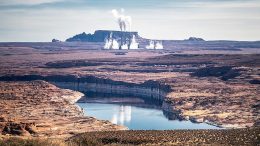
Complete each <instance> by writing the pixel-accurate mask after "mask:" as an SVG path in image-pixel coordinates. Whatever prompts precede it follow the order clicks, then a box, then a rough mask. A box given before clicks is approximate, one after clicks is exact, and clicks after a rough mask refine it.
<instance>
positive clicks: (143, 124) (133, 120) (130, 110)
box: [77, 97, 218, 130]
mask: <svg viewBox="0 0 260 146" xmlns="http://www.w3.org/2000/svg"><path fill="white" fill-rule="evenodd" d="M130 101H132V100H131V99H126V98H114V99H111V98H109V99H108V98H102V97H100V98H94V99H93V98H90V100H88V99H87V100H85V101H84V102H82V101H81V102H82V103H77V104H78V105H79V106H80V107H81V108H83V109H84V112H85V115H86V116H92V117H95V118H97V119H101V120H109V121H111V122H112V123H114V124H119V125H124V126H126V127H128V128H129V129H132V130H170V129H218V127H215V126H212V125H208V124H206V123H200V124H197V123H192V122H190V121H179V120H169V119H171V118H169V117H168V118H167V116H165V114H164V113H163V111H162V110H161V109H160V105H158V104H155V105H154V106H151V103H149V105H148V104H147V106H146V102H144V101H143V100H142V99H138V98H135V100H134V102H130Z"/></svg>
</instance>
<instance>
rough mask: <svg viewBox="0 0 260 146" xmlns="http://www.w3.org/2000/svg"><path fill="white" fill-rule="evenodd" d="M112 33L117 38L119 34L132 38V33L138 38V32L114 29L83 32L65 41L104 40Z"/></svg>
mask: <svg viewBox="0 0 260 146" xmlns="http://www.w3.org/2000/svg"><path fill="white" fill-rule="evenodd" d="M111 33H112V34H113V38H114V39H119V38H121V36H124V37H125V38H132V36H133V35H135V36H136V38H140V36H139V35H138V32H123V33H122V32H121V31H114V30H97V31H95V32H94V34H90V33H89V34H86V33H85V32H83V33H81V34H78V35H75V36H73V37H71V38H68V39H67V40H66V42H104V40H105V39H106V38H108V37H109V36H110V34H111Z"/></svg>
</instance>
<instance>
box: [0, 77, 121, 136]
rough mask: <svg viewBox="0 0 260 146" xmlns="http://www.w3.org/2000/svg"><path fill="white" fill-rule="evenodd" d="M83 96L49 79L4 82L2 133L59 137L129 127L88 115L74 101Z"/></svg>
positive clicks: (0, 89) (0, 92)
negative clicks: (46, 80)
mask: <svg viewBox="0 0 260 146" xmlns="http://www.w3.org/2000/svg"><path fill="white" fill-rule="evenodd" d="M82 96H83V94H82V93H80V92H76V91H71V90H68V89H60V88H57V87H56V86H54V85H52V84H49V83H47V82H45V81H23V82H0V99H1V100H0V109H1V110H0V115H1V117H0V132H1V133H0V134H4V135H21V136H41V137H55V138H57V137H69V136H72V135H75V134H77V133H82V132H88V131H110V130H125V129H126V127H122V126H118V125H114V124H112V123H110V122H109V121H100V120H96V119H95V118H92V117H84V116H83V111H82V110H81V109H80V108H79V107H78V106H76V105H75V104H74V103H75V101H77V100H78V99H80V98H81V97H82Z"/></svg>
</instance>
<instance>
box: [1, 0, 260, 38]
mask: <svg viewBox="0 0 260 146" xmlns="http://www.w3.org/2000/svg"><path fill="white" fill-rule="evenodd" d="M120 8H124V9H125V13H126V14H127V15H130V16H132V19H133V24H132V30H135V31H138V32H139V33H140V35H141V36H143V37H146V38H151V39H186V38H188V37H190V36H195V37H202V38H204V39H206V40H260V0H196V1H194V0H0V41H1V42H4V41H50V40H51V39H52V38H57V39H60V40H65V39H66V38H68V37H70V36H73V35H74V34H78V33H82V32H83V31H84V32H86V33H93V32H94V31H95V30H98V29H109V30H118V29H119V28H118V26H117V24H116V21H115V19H114V18H113V16H112V14H111V12H110V11H111V10H112V9H120Z"/></svg>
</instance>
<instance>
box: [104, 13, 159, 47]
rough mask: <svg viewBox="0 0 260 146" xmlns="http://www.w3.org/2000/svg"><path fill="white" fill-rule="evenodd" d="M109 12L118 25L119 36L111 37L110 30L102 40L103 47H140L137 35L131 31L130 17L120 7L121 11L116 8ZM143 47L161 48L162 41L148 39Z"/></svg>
mask: <svg viewBox="0 0 260 146" xmlns="http://www.w3.org/2000/svg"><path fill="white" fill-rule="evenodd" d="M111 12H112V14H113V16H114V18H115V19H116V21H117V23H118V25H119V28H120V37H113V32H111V33H110V34H109V36H107V38H106V39H105V41H104V42H105V45H104V49H119V50H126V49H141V48H140V47H139V43H138V41H137V39H136V37H137V36H136V35H135V34H132V32H131V27H132V17H131V16H126V15H124V9H121V13H120V12H118V11H117V10H116V9H113V10H112V11H111ZM127 30H129V31H127ZM126 34H130V35H126ZM145 49H163V44H162V41H153V40H150V44H149V45H147V46H146V47H145Z"/></svg>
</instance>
